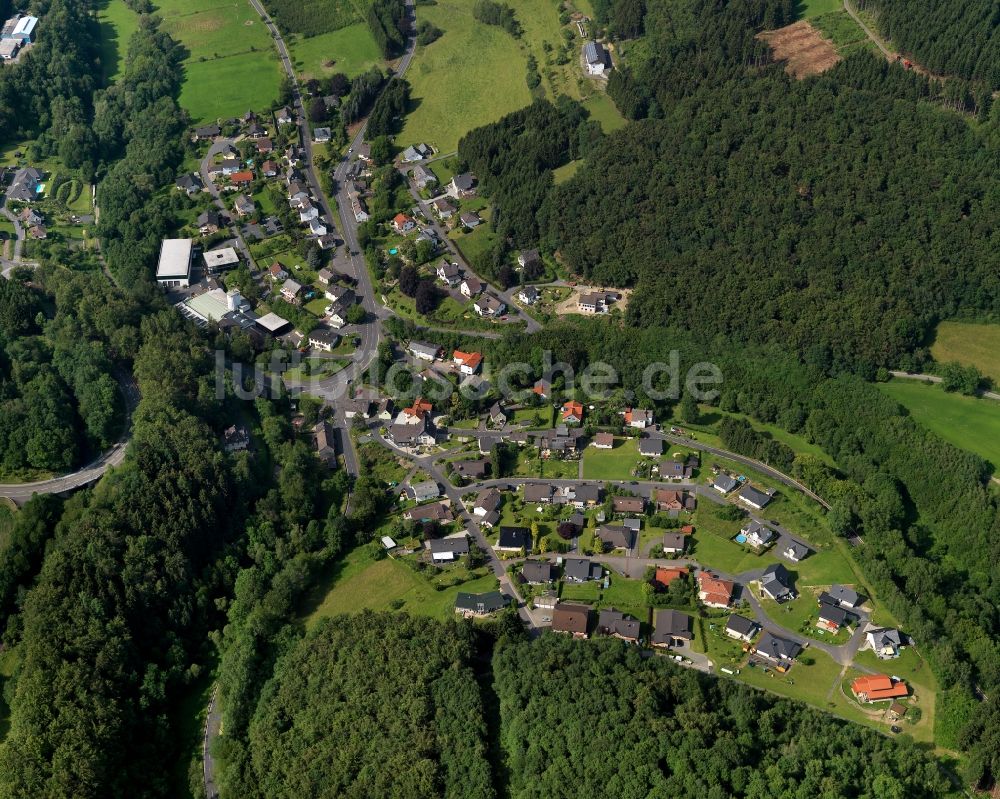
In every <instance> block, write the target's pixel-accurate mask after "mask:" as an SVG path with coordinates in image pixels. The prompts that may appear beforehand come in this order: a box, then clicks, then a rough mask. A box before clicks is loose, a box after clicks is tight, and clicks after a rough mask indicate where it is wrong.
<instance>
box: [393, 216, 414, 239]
mask: <svg viewBox="0 0 1000 799" xmlns="http://www.w3.org/2000/svg"><path fill="white" fill-rule="evenodd" d="M416 226H417V223H416V222H414V221H413V219H412V218H411V217H409V216H407V215H406V214H403V213H400V214H396V215H395V216H394V217H393V218H392V229H393V230H395V231H396V232H397V233H399V234H400V235H403V234H405V233H409V232H410V231H411V230H413V229H414V228H415V227H416Z"/></svg>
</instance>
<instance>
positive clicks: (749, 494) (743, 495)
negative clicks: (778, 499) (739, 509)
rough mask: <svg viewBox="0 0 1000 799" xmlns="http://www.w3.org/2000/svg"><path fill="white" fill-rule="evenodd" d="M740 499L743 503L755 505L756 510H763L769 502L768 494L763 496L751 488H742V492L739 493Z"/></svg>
mask: <svg viewBox="0 0 1000 799" xmlns="http://www.w3.org/2000/svg"><path fill="white" fill-rule="evenodd" d="M740 499H742V500H744V501H745V502H748V503H751V504H753V505H756V506H757V507H758V508H763V507H764V506H765V505H767V503H768V502H770V501H771V496H770V494H765V493H764V492H763V491H758V490H757V489H756V488H754V487H753V486H749V485H748V486H743V490H742V491H740Z"/></svg>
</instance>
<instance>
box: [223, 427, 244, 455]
mask: <svg viewBox="0 0 1000 799" xmlns="http://www.w3.org/2000/svg"><path fill="white" fill-rule="evenodd" d="M249 447H250V433H249V432H247V429H246V428H245V427H244V426H243V425H232V426H231V427H227V428H226V429H225V431H224V432H223V433H222V448H223V449H224V450H225V451H226V452H243V451H245V450H247V449H249Z"/></svg>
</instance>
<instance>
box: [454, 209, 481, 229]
mask: <svg viewBox="0 0 1000 799" xmlns="http://www.w3.org/2000/svg"><path fill="white" fill-rule="evenodd" d="M458 221H459V222H461V223H462V227H467V228H469V229H470V230H471V229H472V228H475V227H478V226H479V223H480V222H481V221H482V220H481V219H480V218H479V214H477V213H476V212H475V211H462V213H460V214H459V215H458Z"/></svg>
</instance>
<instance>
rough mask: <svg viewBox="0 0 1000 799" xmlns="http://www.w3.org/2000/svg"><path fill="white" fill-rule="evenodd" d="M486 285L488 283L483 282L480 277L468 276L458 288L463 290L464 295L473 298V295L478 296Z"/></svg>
mask: <svg viewBox="0 0 1000 799" xmlns="http://www.w3.org/2000/svg"><path fill="white" fill-rule="evenodd" d="M485 287H486V284H485V283H483V281H481V280H480V279H479V278H476V277H467V278H465V280H463V281H462V283H461V284H460V285H459V287H458V290H459V291H460V292H462V296H463V297H468V298H469V299H472V298H473V297H476V296H478V295H479V294H480V293H481V292H482V290H483V289H484V288H485Z"/></svg>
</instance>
